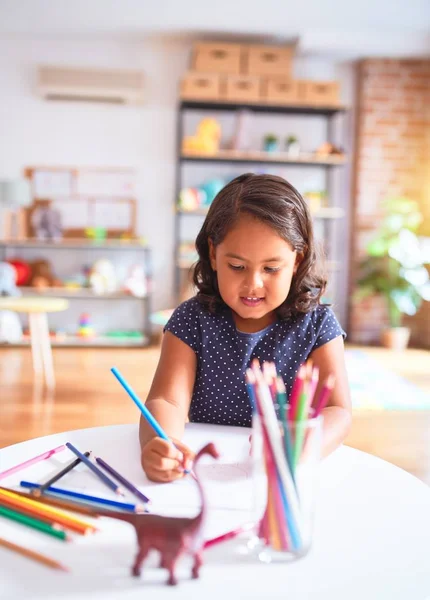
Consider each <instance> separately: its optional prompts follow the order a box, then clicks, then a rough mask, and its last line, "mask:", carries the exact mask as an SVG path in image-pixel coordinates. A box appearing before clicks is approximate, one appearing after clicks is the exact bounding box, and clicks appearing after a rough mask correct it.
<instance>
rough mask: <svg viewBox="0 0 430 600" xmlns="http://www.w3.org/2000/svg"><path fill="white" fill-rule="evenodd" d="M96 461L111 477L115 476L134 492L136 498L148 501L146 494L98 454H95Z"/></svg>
mask: <svg viewBox="0 0 430 600" xmlns="http://www.w3.org/2000/svg"><path fill="white" fill-rule="evenodd" d="M96 462H98V464H99V465H101V466H102V467H103V468H104V469H106V471H107V472H108V473H110V474H111V475H112V476H113V477H115V479H117V480H118V481H119V482H120V483H122V485H123V486H124V487H125V488H126V489H127V490H128V491H129V492H131V493H132V494H134V495H135V496H136V497H137V498H139V499H140V500H143V502H145V503H146V502H150V500H149V498H148V496H145V494H142V492H141V491H140V490H138V489H137V487H136V486H134V485H133V484H132V483H130V481H128V480H127V479H126V478H125V477H123V476H122V475H121V474H120V473H118V471H115V469H114V468H113V467H111V466H110V465H108V464H107V462H106V461H104V460H103V459H102V458H100V457H99V456H96Z"/></svg>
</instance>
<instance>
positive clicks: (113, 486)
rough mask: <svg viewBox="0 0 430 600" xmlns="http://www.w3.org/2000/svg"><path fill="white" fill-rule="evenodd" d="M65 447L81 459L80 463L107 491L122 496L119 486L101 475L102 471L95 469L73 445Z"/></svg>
mask: <svg viewBox="0 0 430 600" xmlns="http://www.w3.org/2000/svg"><path fill="white" fill-rule="evenodd" d="M66 446H67V448H68V449H69V450H71V451H72V452H73V454H76V456H77V457H78V458H80V459H81V461H82V462H83V463H85V464H86V465H87V467H88V468H89V469H91V471H92V472H93V473H94V474H95V475H97V477H98V478H99V479H101V481H103V483H104V484H105V485H107V487H108V488H109V489H111V490H112V491H113V492H115V494H119V495H120V496H124V492H123V490H122V489H121V488H120V486H119V485H117V484H116V483H115V481H112V479H110V478H109V477H108V476H107V475H105V474H104V473H103V471H101V470H100V469H99V468H98V467H96V465H95V464H94V463H92V462H91V461H90V459H89V458H87V457H86V456H85V454H82V452H79V450H78V449H77V448H75V447H74V445H73V444H71V443H70V442H66Z"/></svg>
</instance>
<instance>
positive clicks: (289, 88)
mask: <svg viewBox="0 0 430 600" xmlns="http://www.w3.org/2000/svg"><path fill="white" fill-rule="evenodd" d="M262 100H263V102H264V103H265V104H299V103H300V96H299V84H298V82H297V81H294V80H293V79H287V78H284V77H265V78H264V79H263V80H262Z"/></svg>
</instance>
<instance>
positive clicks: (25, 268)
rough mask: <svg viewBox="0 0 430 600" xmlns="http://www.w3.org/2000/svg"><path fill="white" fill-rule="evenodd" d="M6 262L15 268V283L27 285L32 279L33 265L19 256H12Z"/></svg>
mask: <svg viewBox="0 0 430 600" xmlns="http://www.w3.org/2000/svg"><path fill="white" fill-rule="evenodd" d="M6 262H8V263H9V264H10V265H12V266H13V268H14V269H15V279H16V281H15V283H16V285H17V286H21V285H26V284H27V283H28V282H29V281H30V277H31V267H30V265H29V264H28V263H27V262H25V261H23V260H20V259H18V258H10V259H8V260H7V261H6Z"/></svg>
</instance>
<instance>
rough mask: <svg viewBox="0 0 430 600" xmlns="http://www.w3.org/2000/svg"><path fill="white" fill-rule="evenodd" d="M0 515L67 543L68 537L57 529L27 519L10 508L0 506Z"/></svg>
mask: <svg viewBox="0 0 430 600" xmlns="http://www.w3.org/2000/svg"><path fill="white" fill-rule="evenodd" d="M0 515H1V516H2V517H6V518H7V519H10V520H11V521H16V522H17V523H22V524H23V525H27V527H33V529H38V530H39V531H43V533H46V534H48V535H52V536H53V537H56V538H58V539H60V540H64V541H67V540H68V537H67V534H66V532H65V531H59V530H58V529H54V528H53V527H51V525H47V524H46V523H44V522H43V521H39V519H34V518H33V517H28V516H27V515H24V514H22V513H20V512H18V511H16V510H11V509H10V508H5V507H3V506H0Z"/></svg>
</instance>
